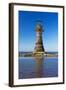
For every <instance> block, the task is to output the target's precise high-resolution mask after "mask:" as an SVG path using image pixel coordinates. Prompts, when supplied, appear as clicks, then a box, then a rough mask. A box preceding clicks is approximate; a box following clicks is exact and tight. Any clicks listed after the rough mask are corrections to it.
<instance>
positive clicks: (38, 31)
mask: <svg viewBox="0 0 66 90" xmlns="http://www.w3.org/2000/svg"><path fill="white" fill-rule="evenodd" d="M35 31H36V43H35V48H34V52H33V53H34V55H38V54H39V55H41V54H43V53H44V52H45V50H44V46H43V40H42V33H43V28H42V24H41V23H37V25H36V30H35Z"/></svg>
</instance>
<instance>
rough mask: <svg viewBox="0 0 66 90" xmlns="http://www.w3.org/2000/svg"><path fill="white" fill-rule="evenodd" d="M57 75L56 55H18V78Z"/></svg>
mask: <svg viewBox="0 0 66 90" xmlns="http://www.w3.org/2000/svg"><path fill="white" fill-rule="evenodd" d="M57 76H58V58H57V57H45V58H35V57H19V79H26V78H42V77H43V78H44V77H57Z"/></svg>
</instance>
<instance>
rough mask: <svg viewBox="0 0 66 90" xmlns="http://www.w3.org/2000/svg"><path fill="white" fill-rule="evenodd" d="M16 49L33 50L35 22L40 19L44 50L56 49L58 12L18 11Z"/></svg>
mask: <svg viewBox="0 0 66 90" xmlns="http://www.w3.org/2000/svg"><path fill="white" fill-rule="evenodd" d="M18 18H19V26H18V28H19V36H18V50H19V51H33V50H34V48H35V43H36V31H35V28H36V22H37V21H39V20H40V21H42V26H43V33H42V38H43V46H44V49H45V51H58V13H55V12H35V11H19V12H18Z"/></svg>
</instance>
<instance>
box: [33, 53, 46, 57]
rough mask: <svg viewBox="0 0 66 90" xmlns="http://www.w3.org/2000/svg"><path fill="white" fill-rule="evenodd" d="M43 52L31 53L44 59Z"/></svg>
mask: <svg viewBox="0 0 66 90" xmlns="http://www.w3.org/2000/svg"><path fill="white" fill-rule="evenodd" d="M44 54H45V52H33V56H36V57H44Z"/></svg>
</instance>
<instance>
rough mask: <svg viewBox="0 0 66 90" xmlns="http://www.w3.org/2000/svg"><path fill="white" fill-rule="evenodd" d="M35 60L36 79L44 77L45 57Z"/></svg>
mask: <svg viewBox="0 0 66 90" xmlns="http://www.w3.org/2000/svg"><path fill="white" fill-rule="evenodd" d="M34 60H35V77H37V78H38V77H42V75H43V60H44V58H43V57H34Z"/></svg>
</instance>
